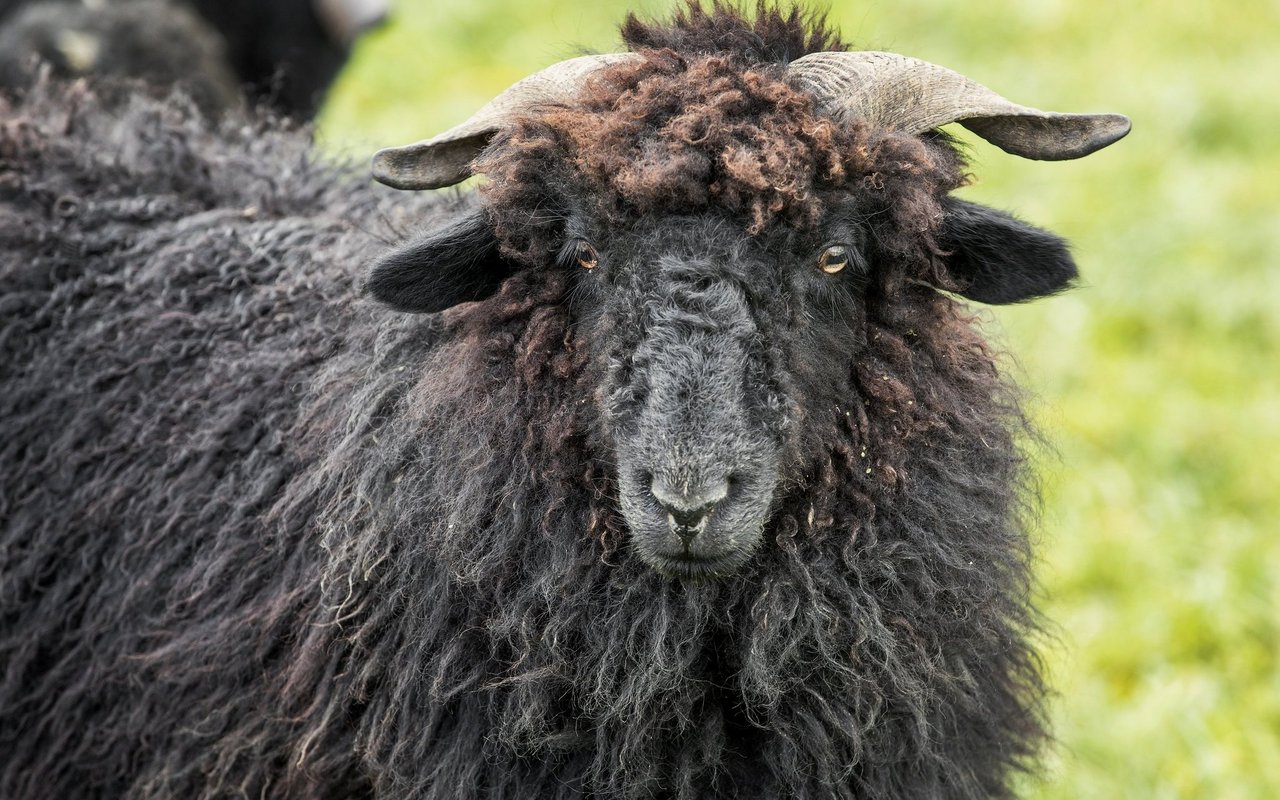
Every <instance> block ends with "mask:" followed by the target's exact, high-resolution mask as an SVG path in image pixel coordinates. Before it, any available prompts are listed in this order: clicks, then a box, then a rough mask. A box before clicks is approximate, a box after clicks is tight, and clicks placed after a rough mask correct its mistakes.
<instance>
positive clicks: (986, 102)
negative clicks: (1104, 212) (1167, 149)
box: [787, 51, 1131, 161]
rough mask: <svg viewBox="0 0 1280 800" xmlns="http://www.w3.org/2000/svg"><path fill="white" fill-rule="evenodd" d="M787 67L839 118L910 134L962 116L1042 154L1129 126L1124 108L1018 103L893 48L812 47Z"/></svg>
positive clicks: (1015, 146) (1030, 153) (1046, 157)
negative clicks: (1069, 110)
mask: <svg viewBox="0 0 1280 800" xmlns="http://www.w3.org/2000/svg"><path fill="white" fill-rule="evenodd" d="M787 71H788V74H790V75H792V76H794V77H795V78H797V79H798V80H799V82H800V83H801V84H802V85H803V86H804V88H805V89H806V90H807V91H809V92H810V93H811V94H812V95H813V96H814V97H815V98H816V99H817V101H818V103H819V105H820V106H822V107H824V108H825V109H826V110H827V111H828V112H829V113H831V114H833V116H836V117H837V118H839V119H855V118H858V117H862V118H865V119H869V120H871V121H873V122H877V123H879V124H881V125H885V126H887V127H890V128H893V129H895V130H900V131H903V132H905V133H924V132H925V131H929V130H933V129H934V128H937V127H938V126H940V125H945V124H947V123H949V122H959V123H960V124H961V125H963V126H964V127H966V128H968V129H969V130H971V131H973V132H974V133H976V134H978V135H979V136H981V137H982V138H983V139H986V140H987V141H988V142H991V143H992V144H994V145H995V146H996V147H999V148H1000V149H1001V150H1004V151H1005V152H1007V153H1012V154H1014V155H1017V156H1022V157H1023V158H1031V159H1036V160H1039V161H1062V160H1066V159H1071V158H1080V157H1081V156H1087V155H1089V154H1090V153H1092V152H1094V151H1095V150H1100V149H1102V148H1103V147H1106V146H1107V145H1109V144H1111V143H1113V142H1116V141H1118V140H1119V139H1121V138H1123V137H1124V135H1125V134H1127V133H1128V132H1129V128H1130V126H1131V123H1130V122H1129V118H1128V117H1126V116H1123V115H1121V114H1056V113H1052V112H1048V111H1040V110H1039V109H1035V108H1029V107H1027V106H1020V105H1018V104H1016V103H1013V102H1010V101H1009V100H1006V99H1005V98H1003V97H1001V96H1000V95H998V94H996V93H995V92H993V91H991V90H990V89H988V88H987V87H985V86H983V85H982V84H980V83H978V82H976V81H972V80H970V79H968V78H966V77H965V76H963V75H961V74H960V73H958V72H953V71H952V70H949V69H947V68H946V67H940V66H938V65H937V64H930V63H929V62H928V61H921V60H919V59H916V58H909V57H907V56H900V55H897V54H895V53H880V52H874V51H862V52H851V53H837V52H822V53H810V54H809V55H807V56H802V57H800V58H798V59H796V60H795V61H793V62H791V64H790V65H789V66H788V67H787Z"/></svg>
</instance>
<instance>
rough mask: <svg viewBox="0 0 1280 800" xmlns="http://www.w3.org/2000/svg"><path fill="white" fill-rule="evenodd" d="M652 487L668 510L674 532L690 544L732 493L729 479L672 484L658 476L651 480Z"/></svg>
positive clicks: (655, 495)
mask: <svg viewBox="0 0 1280 800" xmlns="http://www.w3.org/2000/svg"><path fill="white" fill-rule="evenodd" d="M650 491H651V492H652V493H653V497H654V499H655V500H657V501H658V505H659V506H661V507H662V510H664V511H666V512H667V524H668V525H669V526H670V528H671V532H672V533H674V534H675V535H677V536H679V537H680V538H681V539H682V540H683V541H684V543H685V544H688V543H689V542H691V541H692V540H693V538H694V537H695V536H697V535H698V534H699V533H701V532H702V531H703V529H705V528H706V523H707V518H708V517H709V516H711V512H713V511H715V509H716V507H717V506H719V505H720V503H721V502H723V501H724V499H725V497H727V496H728V494H729V481H728V480H718V481H713V482H708V483H704V484H698V485H689V484H682V485H680V486H672V485H671V484H670V483H668V482H666V481H664V480H661V479H658V478H655V479H654V480H653V482H652V483H651V484H650Z"/></svg>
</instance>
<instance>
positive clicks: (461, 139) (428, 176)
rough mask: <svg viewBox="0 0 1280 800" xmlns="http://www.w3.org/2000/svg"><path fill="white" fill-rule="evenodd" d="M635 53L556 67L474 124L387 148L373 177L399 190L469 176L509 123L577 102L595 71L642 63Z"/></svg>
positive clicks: (492, 104)
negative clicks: (512, 118) (546, 108)
mask: <svg viewBox="0 0 1280 800" xmlns="http://www.w3.org/2000/svg"><path fill="white" fill-rule="evenodd" d="M640 57H641V56H639V55H638V54H636V53H610V54H607V55H594V56H579V57H578V58H571V59H569V60H568V61H561V62H560V63H558V64H552V65H551V66H549V67H547V68H546V69H544V70H541V71H539V72H535V73H534V74H532V75H530V76H529V77H527V78H524V79H522V80H520V81H517V82H516V83H514V84H512V85H511V86H510V87H509V88H508V89H507V90H506V91H504V92H503V93H502V94H500V95H498V96H497V97H495V98H493V99H492V100H490V101H489V102H488V103H486V104H485V105H484V106H483V107H482V108H481V109H480V110H479V111H477V112H476V113H474V114H472V115H471V119H469V120H467V121H466V122H464V123H462V124H461V125H458V126H455V127H453V128H450V129H449V130H447V131H445V132H444V133H442V134H440V135H439V136H433V137H431V138H430V139H426V140H424V141H421V142H417V143H416V144H411V145H406V146H404V147H388V148H387V149H385V150H379V151H378V152H377V153H375V154H374V156H373V177H374V178H375V179H377V180H378V181H380V182H381V183H385V184H386V185H388V186H393V187H395V188H396V189H439V188H440V187H442V186H452V185H453V184H455V183H458V182H459V181H463V180H466V179H467V178H469V177H470V176H471V161H472V159H474V158H475V157H476V156H477V155H479V154H480V151H481V150H483V149H484V147H485V145H487V144H488V143H489V140H490V139H491V138H493V135H494V134H495V133H497V132H498V131H499V130H501V129H502V127H503V126H504V125H505V123H506V121H507V119H508V118H509V117H510V116H511V115H512V114H515V113H517V112H520V111H525V110H528V109H530V108H533V107H535V106H540V105H548V104H555V103H563V102H566V101H568V100H570V99H572V98H573V96H574V95H576V94H577V93H578V91H579V90H580V89H581V88H582V86H583V85H584V84H585V83H586V81H587V78H588V77H590V76H591V74H592V73H594V72H595V71H596V70H598V69H600V68H602V67H607V66H611V65H613V64H618V63H620V62H623V61H627V60H631V59H637V58H640Z"/></svg>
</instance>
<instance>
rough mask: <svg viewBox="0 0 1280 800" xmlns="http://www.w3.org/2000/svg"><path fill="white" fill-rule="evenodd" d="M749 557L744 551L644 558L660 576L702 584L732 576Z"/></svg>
mask: <svg viewBox="0 0 1280 800" xmlns="http://www.w3.org/2000/svg"><path fill="white" fill-rule="evenodd" d="M749 555H750V554H749V553H747V552H744V551H730V552H728V553H725V554H723V555H717V556H701V555H694V554H691V553H687V552H686V553H680V554H678V555H663V554H647V555H645V556H642V558H643V560H644V561H645V563H646V564H648V565H649V566H650V567H651V568H652V569H653V570H654V571H655V572H657V573H658V574H660V575H663V576H665V577H668V578H674V579H676V580H680V581H685V582H686V583H701V582H708V581H714V580H718V579H720V578H724V577H727V576H729V575H732V574H733V573H734V572H737V570H738V568H739V567H741V566H742V564H743V563H744V562H745V561H746V560H747V558H748V557H749Z"/></svg>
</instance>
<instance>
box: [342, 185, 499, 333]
mask: <svg viewBox="0 0 1280 800" xmlns="http://www.w3.org/2000/svg"><path fill="white" fill-rule="evenodd" d="M514 271H515V268H514V266H513V265H512V264H511V262H509V261H507V260H506V259H504V258H503V257H502V256H501V255H500V254H499V253H498V242H497V240H496V239H495V238H494V236H493V229H492V228H491V227H490V225H489V220H488V217H487V215H486V214H485V211H484V209H483V208H476V209H472V210H470V211H468V212H466V213H464V214H463V215H461V216H459V217H456V218H454V219H452V220H450V221H449V223H448V224H446V225H444V226H443V227H440V228H437V229H435V230H433V231H429V232H427V233H425V234H422V235H420V236H418V237H417V238H415V239H412V240H411V241H409V242H408V243H407V244H405V245H403V246H402V247H399V248H397V249H395V250H392V251H391V252H390V253H387V254H386V255H384V256H383V257H382V258H380V259H378V260H377V261H376V262H374V265H373V270H372V271H371V272H370V274H369V279H368V281H366V283H365V290H366V291H368V292H369V294H371V295H373V296H374V297H376V298H377V299H378V300H380V301H382V302H383V303H386V304H387V305H389V306H391V307H392V308H394V309H396V310H397V311H409V312H413V313H429V312H434V311H443V310H445V309H446V308H449V307H451V306H456V305H458V304H459V303H465V302H468V301H472V300H483V299H484V298H486V297H488V296H489V295H491V294H493V293H494V292H495V291H496V290H497V288H498V286H499V285H500V284H501V283H502V281H503V280H504V279H505V278H507V277H508V276H509V275H511V274H512V273H513V272H514Z"/></svg>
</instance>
